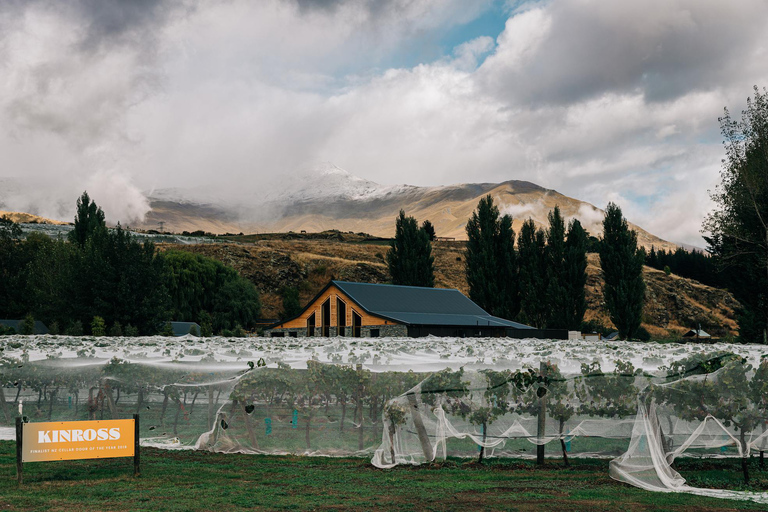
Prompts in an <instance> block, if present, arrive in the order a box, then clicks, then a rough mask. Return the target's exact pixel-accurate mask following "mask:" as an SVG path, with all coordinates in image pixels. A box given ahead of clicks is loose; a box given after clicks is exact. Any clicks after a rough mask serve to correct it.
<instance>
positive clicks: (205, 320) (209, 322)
mask: <svg viewBox="0 0 768 512" xmlns="http://www.w3.org/2000/svg"><path fill="white" fill-rule="evenodd" d="M200 319H201V320H200V336H202V337H203V338H210V337H211V336H213V319H212V318H211V315H210V313H208V312H207V311H203V312H202V313H200Z"/></svg>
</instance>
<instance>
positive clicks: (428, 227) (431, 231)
mask: <svg viewBox="0 0 768 512" xmlns="http://www.w3.org/2000/svg"><path fill="white" fill-rule="evenodd" d="M421 229H423V230H424V232H425V233H426V234H427V236H428V237H429V241H430V242H434V241H435V236H436V233H435V226H433V225H432V223H431V222H430V221H429V220H425V221H424V222H422V224H421Z"/></svg>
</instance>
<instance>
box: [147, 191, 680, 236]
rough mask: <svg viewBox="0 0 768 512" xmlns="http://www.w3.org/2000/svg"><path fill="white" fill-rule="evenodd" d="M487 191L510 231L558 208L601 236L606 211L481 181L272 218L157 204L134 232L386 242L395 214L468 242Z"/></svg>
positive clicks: (278, 208) (342, 201)
mask: <svg viewBox="0 0 768 512" xmlns="http://www.w3.org/2000/svg"><path fill="white" fill-rule="evenodd" d="M487 194H491V196H493V198H494V202H495V204H496V205H498V206H499V209H500V210H501V212H502V213H508V214H510V215H512V217H513V219H514V223H513V226H514V229H515V231H516V232H519V231H520V226H521V225H522V223H523V222H524V221H525V220H527V219H528V218H529V217H530V218H532V219H533V220H534V222H535V223H536V224H537V225H538V226H540V227H546V226H547V224H548V221H547V214H548V213H549V211H550V210H552V209H553V208H554V207H555V206H559V207H560V210H561V212H562V214H563V216H564V217H565V218H566V220H568V219H571V218H577V219H579V221H580V222H581V223H582V225H583V226H584V228H585V229H586V230H587V231H589V232H590V234H592V235H595V236H599V235H600V233H601V232H602V220H603V211H602V210H601V209H599V208H596V207H595V206H593V205H591V204H589V203H586V202H584V201H580V200H578V199H574V198H572V197H568V196H565V195H563V194H561V193H559V192H557V191H555V190H549V189H545V188H543V187H540V186H538V185H536V184H533V183H529V182H527V181H507V182H504V183H501V184H494V183H481V184H463V185H451V186H446V187H409V188H406V189H403V190H399V191H396V192H393V193H391V194H386V195H383V196H380V197H379V196H377V197H374V198H367V199H350V198H339V197H336V198H331V199H327V200H306V201H298V202H288V203H286V204H279V205H272V206H269V207H265V208H267V209H268V210H274V211H272V212H271V214H270V215H269V220H261V221H254V220H248V214H247V213H243V212H239V211H237V210H236V209H232V208H229V207H225V206H220V205H219V206H214V205H211V204H195V203H190V202H174V201H170V200H156V201H152V202H151V206H152V210H151V211H150V212H149V213H148V214H147V217H146V219H145V221H144V222H143V223H142V224H139V225H138V227H142V228H150V229H156V228H157V226H158V224H159V223H160V222H163V223H164V227H165V229H166V230H169V231H175V232H179V233H180V232H182V231H196V230H203V231H208V232H211V233H225V232H229V233H240V232H243V233H277V232H282V233H287V232H290V231H293V232H296V233H299V232H301V231H307V232H309V233H316V232H321V231H326V230H331V229H338V230H340V231H344V232H347V231H353V232H356V233H357V232H364V233H370V234H371V235H373V236H377V237H385V238H387V237H391V236H393V234H394V231H395V219H396V218H397V215H398V213H399V211H400V210H401V209H402V210H405V212H406V214H408V215H410V216H413V217H415V218H416V219H417V220H418V221H419V222H422V221H424V220H426V219H429V220H430V221H431V222H432V224H433V225H434V226H435V229H436V232H437V236H439V237H450V238H455V239H456V240H466V233H465V226H466V225H467V220H468V219H469V217H470V216H471V215H472V212H474V211H475V209H476V208H477V203H478V202H479V201H480V199H481V198H482V197H484V196H485V195H487ZM630 226H631V227H632V229H634V230H636V231H637V234H638V244H639V245H641V246H643V247H646V248H647V249H650V247H651V246H652V245H653V246H655V247H656V248H657V249H666V250H675V249H676V248H677V246H676V245H675V244H674V243H671V242H668V241H665V240H662V239H661V238H659V237H657V236H655V235H653V234H651V233H649V232H647V231H645V230H643V229H642V228H641V227H639V226H637V225H634V224H630Z"/></svg>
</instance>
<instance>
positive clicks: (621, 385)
mask: <svg viewBox="0 0 768 512" xmlns="http://www.w3.org/2000/svg"><path fill="white" fill-rule="evenodd" d="M581 373H582V376H581V377H579V380H578V382H577V383H576V387H575V388H576V396H578V398H579V400H580V402H581V406H580V407H579V413H580V414H588V415H590V416H602V417H604V418H613V417H619V418H625V417H627V416H630V415H632V414H635V413H636V412H637V395H638V392H639V388H638V387H637V386H636V385H635V379H636V378H638V377H639V376H640V375H641V374H642V372H641V370H639V369H638V370H635V367H634V366H633V365H632V363H630V362H629V361H616V368H615V369H614V371H613V372H612V373H603V370H602V369H601V368H600V363H598V362H593V363H589V364H586V363H582V365H581Z"/></svg>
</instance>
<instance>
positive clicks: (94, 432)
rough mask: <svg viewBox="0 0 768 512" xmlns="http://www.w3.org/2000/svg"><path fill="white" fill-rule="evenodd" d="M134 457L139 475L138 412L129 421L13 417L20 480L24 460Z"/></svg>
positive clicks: (17, 472) (21, 479) (134, 463)
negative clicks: (39, 420)
mask: <svg viewBox="0 0 768 512" xmlns="http://www.w3.org/2000/svg"><path fill="white" fill-rule="evenodd" d="M113 457H133V474H134V476H139V475H140V474H141V465H140V464H141V454H140V450H139V415H138V414H134V415H133V419H131V420H103V421H66V422H64V421H58V422H45V423H25V422H24V421H23V420H22V418H16V476H17V479H18V483H19V484H21V483H22V482H23V478H24V477H23V470H24V463H25V462H42V461H55V460H82V459H106V458H113Z"/></svg>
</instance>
